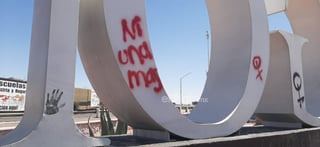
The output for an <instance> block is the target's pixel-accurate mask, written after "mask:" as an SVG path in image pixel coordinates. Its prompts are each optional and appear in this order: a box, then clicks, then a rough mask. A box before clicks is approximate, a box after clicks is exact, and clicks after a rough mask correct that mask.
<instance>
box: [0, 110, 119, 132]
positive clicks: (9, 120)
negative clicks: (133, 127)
mask: <svg viewBox="0 0 320 147" xmlns="http://www.w3.org/2000/svg"><path fill="white" fill-rule="evenodd" d="M89 116H91V119H90V122H93V121H100V118H97V117H96V113H95V112H89V113H88V112H87V113H75V114H74V115H73V119H74V121H75V122H86V121H88V118H89ZM22 117H23V114H22V113H9V114H8V113H0V130H1V128H15V127H16V126H17V125H18V124H19V122H20V121H21V119H22ZM111 119H112V120H115V119H117V118H116V117H115V116H113V115H112V114H111Z"/></svg>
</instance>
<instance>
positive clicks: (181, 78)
mask: <svg viewBox="0 0 320 147" xmlns="http://www.w3.org/2000/svg"><path fill="white" fill-rule="evenodd" d="M190 74H191V72H188V73H186V74H184V75H183V76H182V77H180V113H182V80H183V78H185V77H186V76H188V75H190Z"/></svg>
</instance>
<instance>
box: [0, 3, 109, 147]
mask: <svg viewBox="0 0 320 147" xmlns="http://www.w3.org/2000/svg"><path fill="white" fill-rule="evenodd" d="M34 3H35V5H34V17H33V28H32V41H31V49H30V62H29V73H28V89H27V98H26V105H25V113H24V117H23V119H22V121H21V122H20V124H19V125H18V127H17V128H16V129H15V130H13V131H12V132H10V133H9V134H7V135H5V136H2V137H1V138H0V146H12V147H31V146H43V147H44V146H45V147H56V146H77V147H78V146H103V145H108V144H110V140H109V139H107V138H105V139H104V138H101V139H96V138H87V137H85V136H84V135H82V134H81V132H80V130H79V129H78V128H77V126H76V125H75V124H74V121H73V119H72V115H73V93H74V77H75V55H76V47H77V37H78V33H77V31H78V27H77V26H78V25H77V24H78V16H79V2H78V1H77V0H68V1H65V0H35V1H34Z"/></svg>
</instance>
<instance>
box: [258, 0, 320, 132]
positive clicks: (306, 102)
mask: <svg viewBox="0 0 320 147" xmlns="http://www.w3.org/2000/svg"><path fill="white" fill-rule="evenodd" d="M319 4H320V3H319V1H318V0H305V1H300V0H290V1H289V4H288V9H287V10H286V11H285V13H286V14H287V16H288V18H289V21H290V22H291V25H292V29H293V32H294V34H289V33H286V32H283V31H280V32H276V33H273V34H272V35H271V60H270V61H271V63H270V72H269V74H268V80H267V84H266V89H265V91H264V94H263V98H262V100H261V103H260V106H259V108H258V109H257V111H256V113H257V114H258V116H259V117H260V118H262V120H264V122H265V125H270V126H282V127H302V126H304V125H306V126H320V118H319V117H320V107H319V106H320V98H319V96H320V89H319V88H320V86H319V85H320V66H319V63H320V57H319V53H320V48H319V47H320V5H319ZM298 35H299V36H298ZM300 36H301V37H300ZM280 85H281V86H280Z"/></svg>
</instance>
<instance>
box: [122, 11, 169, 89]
mask: <svg viewBox="0 0 320 147" xmlns="http://www.w3.org/2000/svg"><path fill="white" fill-rule="evenodd" d="M141 20H142V19H141V17H139V16H135V17H134V18H133V19H132V20H131V28H130V27H129V25H128V20H127V19H122V20H121V25H122V35H123V36H122V39H123V42H124V43H126V42H127V41H128V38H127V36H130V38H131V40H134V41H139V40H138V38H140V40H141V41H142V43H141V44H140V45H139V46H138V47H137V46H135V45H132V44H129V45H128V47H127V48H126V49H123V50H120V51H118V60H119V63H120V64H121V65H132V66H135V65H137V64H138V65H145V63H146V62H147V61H152V60H153V55H152V53H151V50H150V47H149V45H148V42H147V41H145V40H143V29H142V27H141ZM136 60H137V61H136ZM127 76H128V80H129V86H130V88H131V89H134V88H135V87H140V86H143V84H141V83H142V81H144V87H146V88H150V87H151V86H153V85H154V87H153V91H154V92H156V93H159V92H161V91H162V90H163V86H162V83H161V81H160V77H159V74H158V70H157V68H155V67H150V68H149V69H148V70H147V71H141V70H138V71H135V70H128V72H127Z"/></svg>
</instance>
